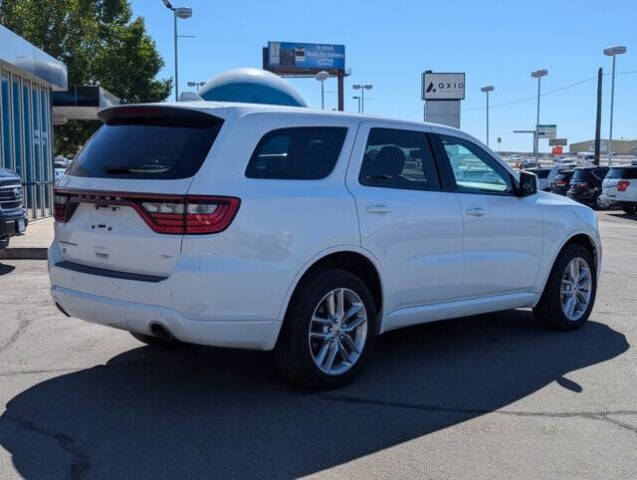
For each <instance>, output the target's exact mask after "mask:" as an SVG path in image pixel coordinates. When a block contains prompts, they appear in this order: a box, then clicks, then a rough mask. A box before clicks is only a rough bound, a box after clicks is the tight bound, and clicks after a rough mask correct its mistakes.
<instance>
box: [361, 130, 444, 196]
mask: <svg viewBox="0 0 637 480" xmlns="http://www.w3.org/2000/svg"><path fill="white" fill-rule="evenodd" d="M374 129H382V130H396V131H399V132H413V133H420V134H422V135H423V136H424V137H425V141H426V144H427V147H428V148H429V154H430V155H431V159H432V160H433V167H434V169H435V171H436V180H437V183H438V184H437V185H435V186H434V187H432V188H430V187H423V186H418V185H414V186H404V185H390V184H387V185H379V184H377V183H373V184H372V183H364V182H363V163H364V161H365V150H366V149H367V143H368V142H369V136H370V134H371V133H372V130H374ZM358 183H359V185H362V186H363V187H371V188H392V189H394V190H411V191H421V192H442V191H444V190H443V188H442V187H443V179H442V176H441V174H440V168H439V165H438V160H437V158H436V155H435V153H434V148H433V146H432V144H431V140H430V138H429V132H426V131H424V130H412V129H409V128H398V127H390V126H381V125H376V126H372V127H369V130H368V131H367V136H366V138H365V145H364V147H363V158H362V159H361V164H360V168H359V170H358Z"/></svg>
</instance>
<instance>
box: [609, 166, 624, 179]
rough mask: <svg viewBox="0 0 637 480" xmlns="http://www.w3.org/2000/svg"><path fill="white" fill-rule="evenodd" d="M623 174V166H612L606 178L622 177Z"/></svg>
mask: <svg viewBox="0 0 637 480" xmlns="http://www.w3.org/2000/svg"><path fill="white" fill-rule="evenodd" d="M623 174H624V169H623V168H611V169H610V170H609V171H608V173H607V174H606V178H611V179H617V178H622V175H623Z"/></svg>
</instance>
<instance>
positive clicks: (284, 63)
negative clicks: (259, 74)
mask: <svg viewBox="0 0 637 480" xmlns="http://www.w3.org/2000/svg"><path fill="white" fill-rule="evenodd" d="M263 70H267V71H269V72H272V73H276V74H277V75H281V76H290V77H308V76H311V77H314V76H315V75H316V74H317V73H319V72H327V73H328V74H329V75H330V76H332V77H336V78H337V80H338V110H339V111H343V108H344V81H343V79H344V77H345V75H346V74H345V45H329V44H322V43H298V42H268V46H267V47H264V48H263Z"/></svg>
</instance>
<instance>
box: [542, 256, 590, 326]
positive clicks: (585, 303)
mask: <svg viewBox="0 0 637 480" xmlns="http://www.w3.org/2000/svg"><path fill="white" fill-rule="evenodd" d="M573 265H575V266H574V267H573ZM572 267H573V268H574V269H575V270H571V268H572ZM573 271H576V272H577V274H576V275H572V272H573ZM572 278H576V280H575V281H571V279H572ZM580 278H581V280H580ZM596 290H597V276H596V273H595V264H594V262H593V255H592V254H591V252H590V251H589V250H587V249H586V248H584V247H583V246H581V245H575V244H571V245H567V246H566V247H564V249H563V250H562V252H561V253H560V254H559V256H558V257H557V259H556V260H555V263H554V264H553V269H552V270H551V274H550V275H549V279H548V281H547V283H546V287H545V288H544V293H543V294H542V297H541V298H540V301H539V302H538V304H537V305H536V307H535V308H534V309H533V313H534V314H535V318H536V319H537V320H538V321H539V322H540V323H542V324H543V325H545V326H546V327H548V328H550V329H552V330H562V331H568V330H575V329H578V328H581V327H582V325H584V323H586V321H587V320H588V317H589V316H590V314H591V310H592V309H593V305H594V303H595V293H596ZM571 300H572V301H571Z"/></svg>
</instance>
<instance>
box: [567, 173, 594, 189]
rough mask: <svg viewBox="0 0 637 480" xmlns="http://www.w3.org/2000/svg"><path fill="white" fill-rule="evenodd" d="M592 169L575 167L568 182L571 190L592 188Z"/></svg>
mask: <svg viewBox="0 0 637 480" xmlns="http://www.w3.org/2000/svg"><path fill="white" fill-rule="evenodd" d="M592 183H593V170H592V169H590V168H576V169H575V171H574V172H573V176H572V177H571V182H570V190H571V191H578V190H579V191H583V190H588V189H589V188H592V186H593V185H592Z"/></svg>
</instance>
